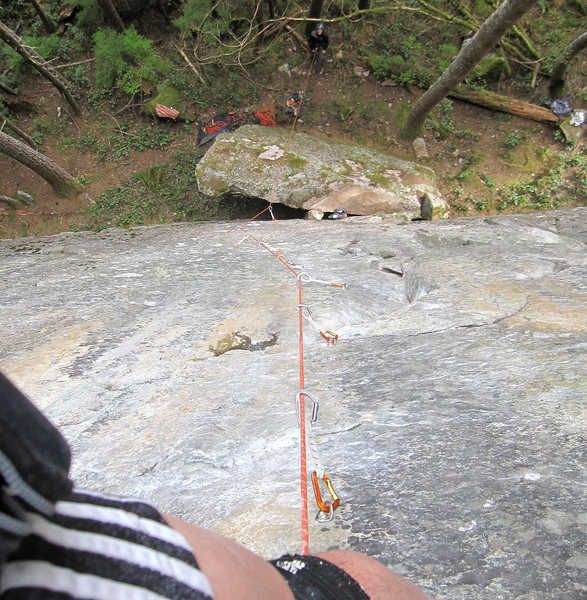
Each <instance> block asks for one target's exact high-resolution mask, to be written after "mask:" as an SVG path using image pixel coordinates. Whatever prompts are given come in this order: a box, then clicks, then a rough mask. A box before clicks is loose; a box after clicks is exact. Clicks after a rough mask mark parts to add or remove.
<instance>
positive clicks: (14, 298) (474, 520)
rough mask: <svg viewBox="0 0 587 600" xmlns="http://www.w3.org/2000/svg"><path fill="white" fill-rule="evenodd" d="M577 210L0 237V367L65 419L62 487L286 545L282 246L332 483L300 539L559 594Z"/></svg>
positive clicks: (578, 558)
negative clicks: (129, 500) (333, 340)
mask: <svg viewBox="0 0 587 600" xmlns="http://www.w3.org/2000/svg"><path fill="white" fill-rule="evenodd" d="M586 217H587V210H586V209H574V210H568V211H555V212H552V213H545V214H537V215H525V216H503V217H495V218H493V217H492V218H480V219H458V220H451V221H435V222H417V223H406V224H403V225H394V224H392V223H389V222H386V221H380V222H378V223H365V222H357V221H356V220H355V219H353V218H348V219H342V220H339V221H331V220H324V221H320V222H314V221H279V222H278V223H271V222H264V223H256V222H254V223H252V224H251V225H249V226H248V227H247V229H246V235H245V233H243V231H241V230H239V229H238V228H237V225H235V224H203V225H177V226H163V227H149V228H140V229H136V230H132V231H122V230H110V231H104V232H101V233H96V234H94V233H69V234H61V235H57V236H53V237H47V238H36V239H35V238H32V239H23V240H17V241H3V242H1V243H0V314H1V315H2V318H1V319H0V368H1V369H2V370H3V371H4V372H5V373H6V374H7V375H8V376H9V377H11V378H12V379H13V380H14V381H15V382H16V383H17V384H18V385H20V386H21V387H22V389H23V390H24V391H25V392H27V393H28V394H29V396H31V397H32V398H33V399H34V400H35V401H36V402H37V404H38V405H39V406H40V407H41V408H42V409H43V410H44V411H45V412H46V413H47V414H48V415H49V416H50V417H51V418H52V419H53V421H54V422H55V423H56V424H57V425H58V426H59V427H60V428H61V430H62V431H63V432H64V434H65V435H66V437H67V439H68V440H69V442H70V444H71V445H72V448H73V452H74V465H73V476H74V477H75V479H76V482H77V484H78V485H79V486H81V487H90V488H93V489H97V490H104V491H106V490H107V491H110V492H112V493H121V494H127V495H130V496H135V497H137V496H138V497H142V498H146V499H148V500H151V501H152V502H154V503H155V504H156V505H157V506H159V507H160V508H161V509H162V510H164V511H166V512H168V513H171V514H175V515H177V516H179V517H183V518H186V519H188V520H190V521H193V522H197V523H199V524H201V525H203V526H205V527H210V528H213V529H215V530H216V531H218V532H220V533H222V534H225V535H228V536H230V537H232V538H234V539H236V540H238V541H240V542H241V543H244V544H245V545H247V546H249V547H250V548H252V549H254V550H256V551H258V552H260V553H261V554H263V555H264V556H266V557H271V556H276V555H278V554H280V553H282V552H284V551H299V521H300V516H299V508H298V507H299V481H298V477H299V440H298V437H299V434H298V425H297V421H296V414H295V413H296V410H295V399H296V393H297V392H298V389H299V387H300V383H299V359H298V309H297V305H298V304H299V299H298V283H297V281H298V280H297V277H296V276H295V275H294V274H293V273H292V271H290V269H289V268H286V267H291V269H292V270H293V271H294V272H296V271H299V270H303V273H304V275H303V276H301V279H302V291H303V303H304V304H305V305H307V306H308V307H309V308H310V310H311V314H310V313H309V312H308V313H307V314H306V309H304V313H305V316H307V317H310V316H311V320H305V321H304V364H305V385H304V387H305V389H306V390H308V391H309V392H311V393H312V394H314V395H315V397H316V399H317V400H318V401H319V405H320V410H319V414H318V421H317V422H316V423H315V425H314V426H313V434H314V436H313V437H314V440H315V442H316V446H317V448H318V450H319V452H320V457H321V461H322V463H323V464H324V466H325V468H326V472H327V473H328V475H329V476H330V478H331V479H332V483H333V485H334V488H335V490H336V491H337V493H338V494H339V495H340V497H341V500H342V504H341V507H340V508H339V509H338V510H337V511H336V513H335V516H334V519H333V520H332V521H331V522H330V523H326V524H324V523H317V522H315V521H314V520H313V519H311V523H310V549H311V551H313V552H317V551H320V550H323V549H326V548H329V547H332V546H337V547H345V548H351V549H354V550H358V551H362V552H366V553H367V554H369V555H371V556H374V557H375V558H378V559H379V560H381V561H383V562H384V563H385V564H387V565H389V566H390V567H391V568H393V569H394V570H396V571H398V572H400V573H401V574H403V575H405V576H407V577H409V578H410V579H412V580H414V581H415V582H416V583H418V584H419V585H420V586H422V587H423V588H424V589H425V590H426V591H427V592H428V593H430V594H431V595H432V596H437V597H442V598H446V599H447V600H464V599H467V600H481V599H487V598H503V599H510V598H520V599H521V598H527V599H530V598H540V599H541V600H560V599H561V598H565V600H579V599H580V598H584V597H585V594H586V593H587V587H586V585H585V581H586V578H585V569H586V568H587V556H586V554H585V535H586V528H587V511H586V508H585V507H586V506H587V494H586V491H585V485H584V477H585V460H584V459H585V455H584V451H585V439H584V434H585V426H586V413H585V383H586V377H585V373H586V372H587V369H586V364H585V362H586V361H585V351H584V343H585V334H586V329H587V319H586V316H587V315H586V312H587V311H586V306H587V303H586V292H587V290H586V282H587V277H586V275H587V273H586V271H587V267H586V256H587V254H586V253H585V238H586V233H585V222H586ZM251 236H254V238H253V237H251ZM239 242H240V243H239ZM258 242H261V243H262V244H263V246H261V245H260V244H259V243H258ZM235 245H236V247H235ZM267 248H269V249H271V250H272V251H273V252H274V254H271V253H270V252H268V251H267ZM279 251H281V252H279ZM274 255H277V256H279V257H280V260H275V256H274ZM286 263H287V264H286ZM297 263H302V264H303V267H296V266H294V265H295V264H297ZM331 283H344V284H346V286H347V287H346V288H341V287H336V286H332V285H329V284H331ZM319 328H323V329H329V330H331V331H332V332H334V333H336V334H338V336H339V341H338V344H336V345H334V346H333V345H330V344H328V343H327V342H326V341H325V340H324V339H323V338H322V337H320V335H319V333H318V329H319ZM310 495H311V491H310ZM310 502H311V506H312V505H313V501H312V498H310Z"/></svg>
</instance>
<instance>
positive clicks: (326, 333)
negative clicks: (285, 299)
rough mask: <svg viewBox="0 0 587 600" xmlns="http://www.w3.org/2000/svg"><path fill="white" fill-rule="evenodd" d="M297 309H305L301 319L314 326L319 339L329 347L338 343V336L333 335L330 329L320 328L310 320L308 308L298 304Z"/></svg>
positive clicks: (310, 312) (310, 313) (310, 314)
mask: <svg viewBox="0 0 587 600" xmlns="http://www.w3.org/2000/svg"><path fill="white" fill-rule="evenodd" d="M297 308H298V309H300V308H301V309H304V308H305V309H306V311H307V312H306V313H304V312H302V317H303V318H304V319H305V320H306V321H309V322H310V323H312V325H314V327H315V328H316V329H317V330H318V333H319V334H320V337H322V338H323V339H324V340H326V341H327V342H328V343H329V344H330V345H331V346H334V345H335V344H336V343H337V342H338V334H336V333H334V332H333V331H331V330H330V329H326V328H324V327H320V325H318V323H316V321H314V319H313V318H312V311H311V310H310V307H309V306H308V305H307V304H298V306H297Z"/></svg>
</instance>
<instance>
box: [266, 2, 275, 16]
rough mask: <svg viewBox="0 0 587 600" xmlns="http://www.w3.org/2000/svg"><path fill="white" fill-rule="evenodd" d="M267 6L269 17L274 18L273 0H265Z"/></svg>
mask: <svg viewBox="0 0 587 600" xmlns="http://www.w3.org/2000/svg"><path fill="white" fill-rule="evenodd" d="M267 6H268V7H269V18H270V19H275V6H274V4H273V0H267Z"/></svg>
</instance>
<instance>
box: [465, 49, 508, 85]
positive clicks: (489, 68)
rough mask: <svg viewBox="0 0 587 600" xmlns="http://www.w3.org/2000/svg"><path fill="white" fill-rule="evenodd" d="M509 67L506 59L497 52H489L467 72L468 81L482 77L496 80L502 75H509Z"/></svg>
mask: <svg viewBox="0 0 587 600" xmlns="http://www.w3.org/2000/svg"><path fill="white" fill-rule="evenodd" d="M510 75H511V69H510V66H509V64H508V61H507V60H506V59H505V58H504V57H503V56H500V55H499V54H495V53H491V54H488V55H487V56H486V57H485V58H483V59H482V60H481V61H480V62H479V64H478V65H477V66H475V67H474V68H473V69H472V70H471V72H470V73H469V75H468V77H467V79H468V80H469V81H471V80H475V79H484V80H485V81H497V80H499V79H501V78H502V77H509V76H510Z"/></svg>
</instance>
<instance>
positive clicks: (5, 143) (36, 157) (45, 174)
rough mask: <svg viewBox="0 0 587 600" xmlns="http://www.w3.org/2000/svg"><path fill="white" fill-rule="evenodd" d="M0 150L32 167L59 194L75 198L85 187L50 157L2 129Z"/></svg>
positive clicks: (0, 132)
mask: <svg viewBox="0 0 587 600" xmlns="http://www.w3.org/2000/svg"><path fill="white" fill-rule="evenodd" d="M0 152H3V153H4V154H6V155H7V156H10V158H13V159H14V160H16V161H18V162H19V163H22V164H23V165H25V166H26V167H28V168H29V169H32V170H33V171H34V172H35V173H37V175H40V176H41V177H42V178H43V179H44V180H45V181H46V182H47V183H48V184H49V185H50V186H51V187H52V188H53V189H54V190H55V192H56V193H57V194H58V195H59V196H63V197H67V198H73V197H75V196H77V194H79V193H80V192H81V191H82V189H83V186H82V185H81V184H80V182H79V181H78V180H77V179H76V178H75V177H73V176H72V175H70V174H69V173H68V172H67V171H65V170H64V169H62V168H61V167H60V166H59V165H57V164H56V163H54V162H53V161H52V160H51V159H50V158H48V157H47V156H45V155H44V154H41V153H40V152H37V150H35V149H34V148H31V147H30V146H27V145H26V144H24V143H23V142H20V141H19V140H17V139H15V138H13V137H12V136H10V135H8V134H6V133H4V132H3V131H0Z"/></svg>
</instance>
